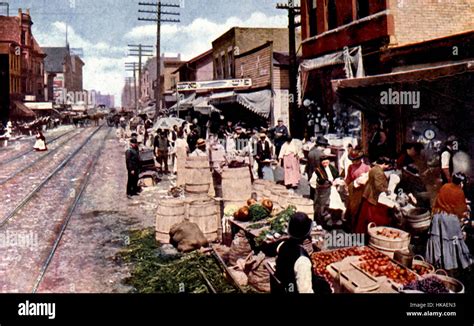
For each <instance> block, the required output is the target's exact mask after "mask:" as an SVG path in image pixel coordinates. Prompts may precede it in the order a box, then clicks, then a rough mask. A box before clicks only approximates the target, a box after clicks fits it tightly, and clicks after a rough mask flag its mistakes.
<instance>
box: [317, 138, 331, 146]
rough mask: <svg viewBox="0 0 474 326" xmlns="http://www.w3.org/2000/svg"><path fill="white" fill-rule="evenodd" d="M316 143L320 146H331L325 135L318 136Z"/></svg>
mask: <svg viewBox="0 0 474 326" xmlns="http://www.w3.org/2000/svg"><path fill="white" fill-rule="evenodd" d="M316 144H317V145H320V146H329V141H328V140H327V139H326V138H325V137H323V136H318V138H316Z"/></svg>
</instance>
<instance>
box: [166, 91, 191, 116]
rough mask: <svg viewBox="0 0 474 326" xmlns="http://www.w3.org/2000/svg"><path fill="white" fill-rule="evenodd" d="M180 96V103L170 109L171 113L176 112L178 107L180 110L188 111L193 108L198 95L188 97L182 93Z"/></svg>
mask: <svg viewBox="0 0 474 326" xmlns="http://www.w3.org/2000/svg"><path fill="white" fill-rule="evenodd" d="M179 96H180V99H179V101H178V102H177V103H176V104H175V105H173V106H172V107H170V108H169V109H168V110H169V111H170V112H173V111H176V110H177V109H178V106H179V110H187V109H189V108H191V107H192V106H193V101H194V100H195V99H196V93H191V94H189V95H188V96H184V94H183V93H180V94H179Z"/></svg>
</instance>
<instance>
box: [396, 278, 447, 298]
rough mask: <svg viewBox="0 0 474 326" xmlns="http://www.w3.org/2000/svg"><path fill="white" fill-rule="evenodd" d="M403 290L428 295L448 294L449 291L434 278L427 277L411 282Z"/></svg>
mask: <svg viewBox="0 0 474 326" xmlns="http://www.w3.org/2000/svg"><path fill="white" fill-rule="evenodd" d="M403 289H404V290H414V291H421V292H424V293H429V294H439V293H449V290H448V289H447V288H446V286H445V285H444V283H443V281H441V280H440V279H439V278H437V277H436V276H431V277H427V278H424V279H421V280H418V281H414V282H411V283H409V284H407V285H405V286H404V288H403Z"/></svg>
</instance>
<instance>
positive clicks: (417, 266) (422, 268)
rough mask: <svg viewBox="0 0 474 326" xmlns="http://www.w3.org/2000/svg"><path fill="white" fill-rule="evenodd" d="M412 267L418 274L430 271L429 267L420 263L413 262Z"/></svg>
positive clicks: (421, 274)
mask: <svg viewBox="0 0 474 326" xmlns="http://www.w3.org/2000/svg"><path fill="white" fill-rule="evenodd" d="M412 269H413V270H414V271H415V273H417V274H418V275H420V276H423V275H426V274H429V273H430V272H431V270H430V268H428V267H426V266H423V265H420V264H415V263H413V267H412Z"/></svg>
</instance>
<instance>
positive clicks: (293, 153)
mask: <svg viewBox="0 0 474 326" xmlns="http://www.w3.org/2000/svg"><path fill="white" fill-rule="evenodd" d="M279 159H280V164H281V163H283V168H284V169H285V186H287V187H288V188H296V187H298V184H299V183H300V179H301V172H300V163H299V158H298V148H297V146H296V144H295V142H294V141H293V138H291V137H290V136H288V137H287V138H286V141H285V143H284V144H283V146H282V147H281V150H280V155H279Z"/></svg>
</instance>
